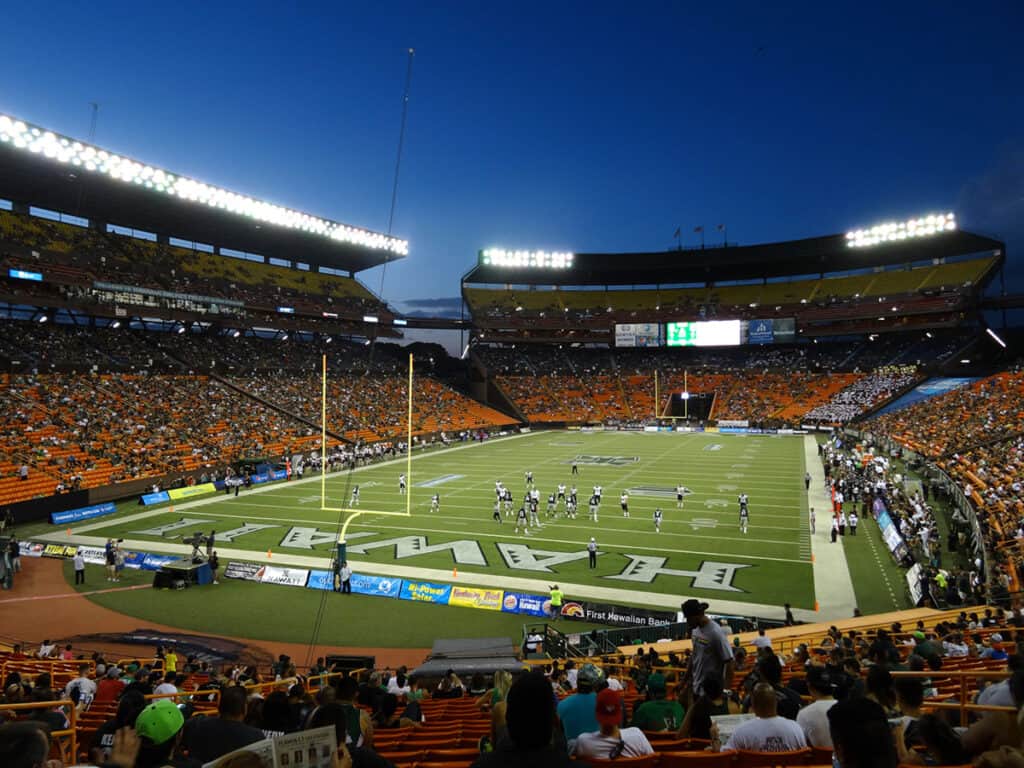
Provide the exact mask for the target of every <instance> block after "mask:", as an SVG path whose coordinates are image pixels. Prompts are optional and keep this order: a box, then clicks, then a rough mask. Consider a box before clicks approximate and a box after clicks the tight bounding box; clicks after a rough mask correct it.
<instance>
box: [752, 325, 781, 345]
mask: <svg viewBox="0 0 1024 768" xmlns="http://www.w3.org/2000/svg"><path fill="white" fill-rule="evenodd" d="M774 340H775V326H774V323H773V322H772V321H771V320H751V321H750V323H749V324H748V325H747V341H748V342H749V343H750V344H771V343H772V342H773V341H774Z"/></svg>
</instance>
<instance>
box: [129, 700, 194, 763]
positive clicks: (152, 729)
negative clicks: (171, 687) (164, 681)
mask: <svg viewBox="0 0 1024 768" xmlns="http://www.w3.org/2000/svg"><path fill="white" fill-rule="evenodd" d="M184 725H185V716H184V715H183V714H182V713H181V710H180V709H178V707H177V706H176V705H175V704H174V702H173V701H171V700H170V699H161V700H160V701H156V702H153V703H152V704H150V705H149V706H148V707H146V708H145V709H143V710H142V711H141V712H140V713H139V716H138V717H137V718H135V733H136V734H138V737H139V740H140V742H141V746H140V748H139V756H138V758H137V759H136V761H135V768H163V766H166V765H179V763H174V762H172V761H171V754H172V753H173V752H174V750H175V748H176V747H177V746H178V742H179V741H181V732H182V726H184ZM188 764H189V765H196V763H193V762H191V761H190V762H189V763H188Z"/></svg>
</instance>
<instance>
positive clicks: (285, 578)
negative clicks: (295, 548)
mask: <svg viewBox="0 0 1024 768" xmlns="http://www.w3.org/2000/svg"><path fill="white" fill-rule="evenodd" d="M308 578H309V571H307V570H306V569H305V568H278V567H277V566H276V565H265V566H263V575H262V576H261V577H260V581H262V582H263V583H264V584H280V585H282V586H285V587H304V586H306V579H308Z"/></svg>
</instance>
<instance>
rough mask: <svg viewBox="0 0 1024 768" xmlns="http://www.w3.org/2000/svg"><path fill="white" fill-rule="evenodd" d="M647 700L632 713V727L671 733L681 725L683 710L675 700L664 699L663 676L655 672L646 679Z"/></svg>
mask: <svg viewBox="0 0 1024 768" xmlns="http://www.w3.org/2000/svg"><path fill="white" fill-rule="evenodd" d="M647 693H648V695H649V697H650V698H649V699H648V700H647V701H645V702H644V703H643V704H641V705H639V706H638V707H637V708H636V710H634V712H633V722H632V725H633V726H634V727H636V728H640V729H641V730H644V731H673V732H675V731H676V730H677V729H678V728H679V726H681V725H682V724H683V715H684V714H685V710H684V709H683V707H682V705H681V704H680V703H679V702H678V701H676V700H675V699H666V698H665V676H664V675H663V674H661V673H660V672H655V673H654V674H652V675H651V676H650V677H648V678H647Z"/></svg>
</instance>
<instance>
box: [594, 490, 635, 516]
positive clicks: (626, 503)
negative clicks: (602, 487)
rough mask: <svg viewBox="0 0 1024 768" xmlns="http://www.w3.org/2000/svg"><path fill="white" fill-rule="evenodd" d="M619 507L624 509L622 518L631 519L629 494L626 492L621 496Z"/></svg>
mask: <svg viewBox="0 0 1024 768" xmlns="http://www.w3.org/2000/svg"><path fill="white" fill-rule="evenodd" d="M598 498H600V497H598ZM619 506H620V507H622V516H623V517H629V494H628V493H626V492H625V491H623V492H622V495H621V496H619Z"/></svg>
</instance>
